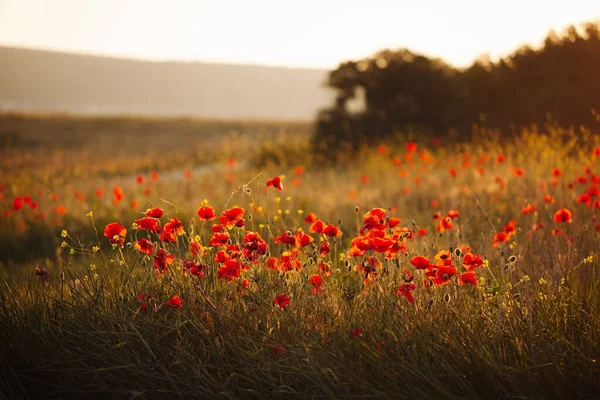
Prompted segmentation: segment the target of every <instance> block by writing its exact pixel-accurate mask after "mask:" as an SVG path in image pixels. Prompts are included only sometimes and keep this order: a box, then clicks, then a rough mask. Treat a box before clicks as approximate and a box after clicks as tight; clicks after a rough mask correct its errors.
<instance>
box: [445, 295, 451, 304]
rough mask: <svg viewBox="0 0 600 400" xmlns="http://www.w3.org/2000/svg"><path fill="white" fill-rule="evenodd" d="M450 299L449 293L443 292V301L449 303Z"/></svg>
mask: <svg viewBox="0 0 600 400" xmlns="http://www.w3.org/2000/svg"><path fill="white" fill-rule="evenodd" d="M450 299H451V297H450V293H446V294H444V301H445V302H446V303H450Z"/></svg>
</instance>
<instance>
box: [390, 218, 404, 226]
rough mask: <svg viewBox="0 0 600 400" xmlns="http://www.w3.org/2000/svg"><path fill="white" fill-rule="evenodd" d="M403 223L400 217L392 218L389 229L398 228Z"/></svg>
mask: <svg viewBox="0 0 600 400" xmlns="http://www.w3.org/2000/svg"><path fill="white" fill-rule="evenodd" d="M401 222H402V220H401V219H400V218H398V217H390V219H389V221H388V227H389V228H395V227H396V226H398V225H399V224H400V223H401Z"/></svg>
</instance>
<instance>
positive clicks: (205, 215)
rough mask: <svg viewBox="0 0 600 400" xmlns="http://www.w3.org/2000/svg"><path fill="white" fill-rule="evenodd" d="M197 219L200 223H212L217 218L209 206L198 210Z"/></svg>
mask: <svg viewBox="0 0 600 400" xmlns="http://www.w3.org/2000/svg"><path fill="white" fill-rule="evenodd" d="M198 217H199V218H200V219H201V220H202V221H212V220H213V219H215V218H217V214H215V210H214V209H213V208H212V207H211V206H209V205H204V206H202V207H200V208H199V209H198Z"/></svg>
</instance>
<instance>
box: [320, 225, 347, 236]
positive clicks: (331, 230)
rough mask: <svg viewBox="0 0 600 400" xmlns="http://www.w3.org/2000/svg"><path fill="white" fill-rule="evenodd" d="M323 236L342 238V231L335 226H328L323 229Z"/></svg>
mask: <svg viewBox="0 0 600 400" xmlns="http://www.w3.org/2000/svg"><path fill="white" fill-rule="evenodd" d="M323 234H325V235H327V236H329V237H335V236H342V231H341V230H340V228H338V227H337V226H335V225H332V224H330V225H327V226H326V227H325V228H323Z"/></svg>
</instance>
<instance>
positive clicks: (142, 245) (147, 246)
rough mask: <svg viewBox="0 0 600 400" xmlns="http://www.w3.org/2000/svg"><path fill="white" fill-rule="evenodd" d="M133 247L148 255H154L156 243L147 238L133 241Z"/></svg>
mask: <svg viewBox="0 0 600 400" xmlns="http://www.w3.org/2000/svg"><path fill="white" fill-rule="evenodd" d="M133 248H134V249H136V250H138V251H139V252H141V253H144V254H147V255H152V253H153V252H154V244H153V243H152V242H151V241H149V240H148V239H146V238H141V239H140V240H136V241H135V242H133Z"/></svg>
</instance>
